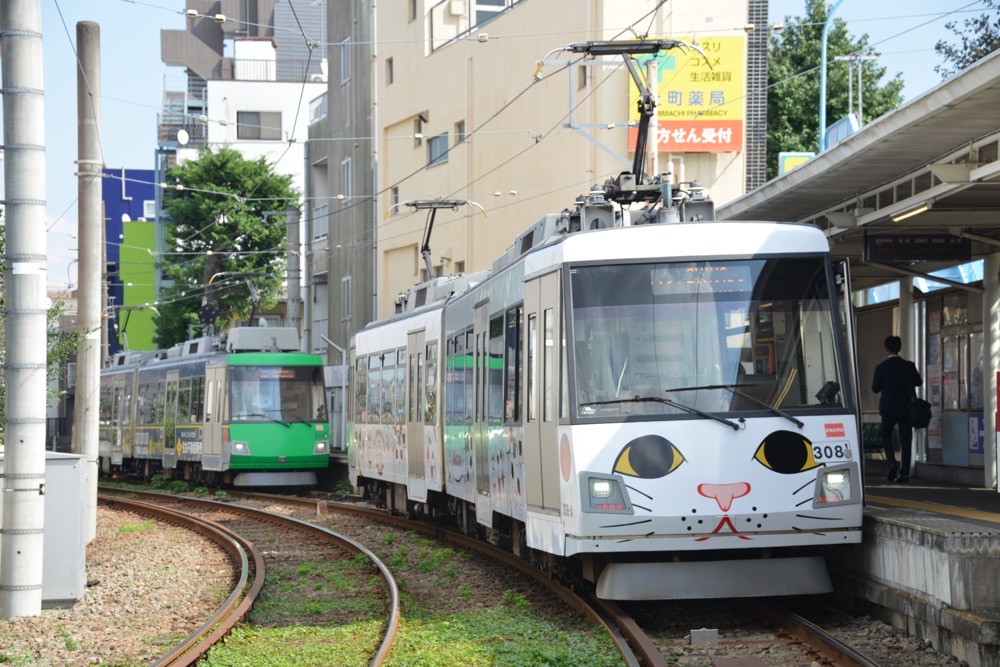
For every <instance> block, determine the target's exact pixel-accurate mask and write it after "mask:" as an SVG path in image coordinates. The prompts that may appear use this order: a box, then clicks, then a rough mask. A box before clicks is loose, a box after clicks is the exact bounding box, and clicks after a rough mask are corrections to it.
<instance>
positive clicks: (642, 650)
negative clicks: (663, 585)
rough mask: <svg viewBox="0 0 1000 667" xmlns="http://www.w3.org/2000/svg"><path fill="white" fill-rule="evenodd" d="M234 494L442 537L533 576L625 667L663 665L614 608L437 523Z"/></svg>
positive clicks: (288, 498) (298, 500)
mask: <svg viewBox="0 0 1000 667" xmlns="http://www.w3.org/2000/svg"><path fill="white" fill-rule="evenodd" d="M236 495H241V496H243V497H247V498H258V499H267V500H276V501H279V502H284V503H287V504H292V505H299V506H302V507H316V508H317V511H323V509H329V508H332V509H334V510H336V511H339V512H344V513H348V514H354V515H355V516H360V517H363V518H366V519H372V520H375V521H378V522H380V523H387V524H390V525H394V526H397V527H399V528H403V529H406V530H415V531H418V532H421V533H423V534H425V535H430V536H433V537H435V538H442V539H445V540H447V541H450V542H452V543H454V544H457V545H459V546H461V547H463V548H465V549H469V550H472V551H476V552H478V553H481V554H483V555H485V556H489V557H490V558H493V559H494V560H498V561H500V562H501V563H503V564H505V565H509V566H510V567H513V568H515V569H517V570H518V571H519V572H521V573H522V574H525V575H528V576H530V577H532V578H533V579H535V581H537V582H539V583H540V584H541V585H542V586H544V587H545V588H546V589H548V590H549V591H550V592H551V593H553V594H554V595H557V596H558V597H560V598H561V599H562V600H563V602H565V603H566V604H567V605H568V606H569V607H570V608H571V609H575V610H577V611H579V612H581V613H583V615H584V616H586V617H587V618H588V619H590V620H591V622H593V623H594V624H595V625H598V626H600V627H601V628H602V629H603V630H604V631H605V632H606V633H607V634H608V636H610V637H611V639H612V640H613V641H614V642H615V645H616V646H617V647H618V651H619V652H620V653H621V656H622V658H623V659H624V660H625V662H626V663H627V664H628V665H630V666H638V665H643V666H645V667H660V666H661V665H665V664H666V663H665V661H664V659H663V657H662V654H661V653H660V651H659V649H657V648H656V646H655V645H654V644H653V642H652V641H651V640H650V639H649V638H648V637H647V636H646V634H645V633H644V632H643V631H642V630H641V629H640V628H639V626H638V625H637V624H636V623H635V622H634V621H632V619H631V618H629V617H628V616H627V615H625V614H624V613H623V612H621V610H618V609H617V607H615V606H614V605H611V604H610V603H607V602H606V601H599V602H597V601H596V598H591V599H585V598H583V597H581V596H579V595H577V594H576V593H574V592H573V591H572V590H570V589H569V588H567V587H566V586H563V585H562V584H561V583H559V582H558V581H556V580H553V579H551V578H550V577H549V576H548V575H547V574H546V573H545V572H543V571H542V570H540V569H538V568H537V567H535V566H534V565H532V564H531V563H530V562H528V561H526V560H524V559H523V558H520V557H518V556H515V555H514V554H512V553H510V552H509V551H505V550H503V549H500V548H498V547H495V546H493V545H491V544H488V543H486V542H482V541H481V540H477V539H476V538H474V537H470V536H468V535H465V534H464V533H460V532H458V531H456V530H452V529H449V528H447V527H444V526H441V525H439V524H432V523H428V522H425V521H415V520H410V519H407V518H405V517H402V516H399V515H394V514H389V513H388V512H386V511H384V510H380V509H375V508H372V507H359V506H357V505H353V504H351V503H344V502H336V501H328V500H317V499H315V498H297V497H292V496H281V495H275V494H266V493H240V494H236Z"/></svg>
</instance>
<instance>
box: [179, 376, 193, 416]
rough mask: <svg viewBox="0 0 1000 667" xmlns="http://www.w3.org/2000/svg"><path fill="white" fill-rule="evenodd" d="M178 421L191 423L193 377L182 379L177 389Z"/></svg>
mask: <svg viewBox="0 0 1000 667" xmlns="http://www.w3.org/2000/svg"><path fill="white" fill-rule="evenodd" d="M177 423H178V424H190V423H191V379H190V378H184V379H183V380H181V382H180V385H179V386H178V389H177Z"/></svg>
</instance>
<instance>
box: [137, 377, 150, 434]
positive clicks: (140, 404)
mask: <svg viewBox="0 0 1000 667" xmlns="http://www.w3.org/2000/svg"><path fill="white" fill-rule="evenodd" d="M148 413H149V385H147V384H146V383H142V384H140V385H139V393H138V394H136V396H135V423H136V426H141V425H143V424H146V423H148V421H147V420H148V419H149V414H148Z"/></svg>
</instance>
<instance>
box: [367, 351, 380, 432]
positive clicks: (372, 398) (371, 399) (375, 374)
mask: <svg viewBox="0 0 1000 667" xmlns="http://www.w3.org/2000/svg"><path fill="white" fill-rule="evenodd" d="M381 368H382V356H381V355H378V354H373V355H372V356H370V357H368V423H369V424H377V423H378V422H379V416H380V415H381V414H382V412H381V410H382V405H381V404H380V402H379V401H380V400H381V398H382V396H381V393H380V391H381V384H382V382H381Z"/></svg>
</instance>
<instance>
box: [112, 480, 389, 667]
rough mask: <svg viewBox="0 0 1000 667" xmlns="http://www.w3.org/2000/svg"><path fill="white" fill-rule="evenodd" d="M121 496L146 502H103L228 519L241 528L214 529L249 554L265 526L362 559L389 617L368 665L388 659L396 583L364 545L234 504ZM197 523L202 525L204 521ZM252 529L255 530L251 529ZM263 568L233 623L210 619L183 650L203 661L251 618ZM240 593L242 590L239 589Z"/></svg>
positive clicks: (259, 565)
mask: <svg viewBox="0 0 1000 667" xmlns="http://www.w3.org/2000/svg"><path fill="white" fill-rule="evenodd" d="M104 491H105V492H107V491H109V490H107V489H105V490H104ZM120 493H122V494H126V495H127V496H138V497H142V498H144V499H145V501H146V502H141V501H135V500H126V499H123V498H121V497H119V496H116V497H115V498H113V499H110V498H106V502H109V504H111V503H122V504H123V505H124V503H125V502H132V503H134V504H135V505H136V506H137V507H138V508H137V509H134V510H133V511H136V512H139V513H146V514H149V515H151V516H155V514H154V512H156V511H160V512H171V510H169V509H168V508H169V507H170V506H177V508H178V509H175V510H173V512H172V513H171V514H170V516H174V515H176V514H178V513H182V514H192V513H202V514H204V513H207V514H210V515H215V514H221V515H223V516H225V517H226V518H225V519H223V520H226V521H227V522H228V523H238V525H239V527H238V529H237V530H235V531H228V529H225V528H222V526H218V527H219V528H220V529H222V530H226V531H228V532H229V534H230V535H231V536H232V537H233V539H237V540H244V541H245V544H246V545H247V548H248V550H255V547H253V541H252V540H250V539H248V538H247V535H250V534H257V535H261V534H262V530H261V528H260V527H259V525H260V524H265V525H267V526H269V527H272V528H273V526H274V525H275V524H278V525H279V526H280V528H279V530H281V531H282V533H281V534H282V537H283V541H285V542H287V541H288V539H289V538H290V536H292V535H299V536H300V539H302V540H303V541H304V542H306V543H309V544H314V545H315V544H328V545H331V546H332V547H334V548H335V549H337V550H339V551H344V552H347V553H349V554H351V555H352V556H353V555H354V554H363V555H364V556H365V557H366V558H367V559H368V560H370V561H371V562H372V563H373V565H374V566H375V567H376V568H377V570H378V572H379V574H380V576H381V578H382V581H383V582H384V584H385V587H386V593H387V598H388V601H387V602H388V604H387V606H388V613H387V619H386V623H385V632H384V634H383V639H382V641H381V643H380V645H379V648H378V651H377V652H376V654H375V655H374V656H373V658H372V661H371V663H370V664H371V665H376V666H377V665H381V664H382V663H383V662H384V660H385V659H386V657H387V656H388V654H389V650H390V648H391V647H392V643H393V640H394V638H395V635H396V630H397V628H398V626H399V617H400V599H399V588H398V586H397V585H396V581H395V579H394V578H393V576H392V573H391V572H390V571H389V569H388V568H387V567H386V566H385V564H384V563H382V561H381V560H380V559H379V558H378V557H377V556H375V554H373V553H372V552H371V551H369V550H368V549H367V548H366V547H365V546H364V545H362V544H360V543H358V542H356V541H354V540H352V539H351V538H349V537H346V536H343V535H339V534H337V533H335V532H333V531H331V530H327V529H325V528H321V527H319V526H316V525H313V524H311V523H308V522H305V521H300V520H298V519H294V518H292V517H287V516H282V515H280V514H276V513H273V512H266V511H264V510H258V509H253V508H249V507H243V506H240V505H234V504H232V503H223V502H218V501H214V500H204V499H198V498H190V497H187V496H175V495H169V494H162V493H152V492H144V491H121V492H120ZM272 498H273V497H272ZM312 505H313V506H315V503H312ZM130 509H131V508H130ZM164 516H166V515H164ZM233 517H241V519H239V520H234V519H233ZM165 520H168V521H174V522H175V523H182V525H184V524H183V521H181V520H178V521H175V520H174V519H173V518H169V519H165ZM200 520H202V521H204V519H200ZM205 523H208V524H212V523H214V524H215V525H218V522H212V521H205ZM253 524H257V525H256V526H255V525H253ZM236 533H239V534H240V536H242V537H239V536H236ZM265 567H266V561H265V559H264V558H263V557H260V559H259V562H256V563H255V568H254V569H255V582H256V580H257V579H259V581H260V586H257V585H256V583H255V586H254V587H252V588H251V591H250V592H252V593H253V597H252V598H251V596H250V594H249V592H248V594H247V596H246V597H245V598H244V600H243V602H242V603H241V604H240V606H239V608H238V611H239V613H238V614H237V615H234V616H233V620H232V621H231V622H230V620H229V617H227V620H226V621H225V626H226V627H225V628H223V627H222V626H218V627H216V625H215V623H218V621H214V622H213V620H212V619H210V620H209V621H207V622H206V623H205V624H203V626H202V627H201V628H199V630H198V632H196V633H194V634H193V635H192V636H191V637H189V638H188V639H187V640H185V642H184V644H187V645H189V646H190V645H197V646H199V647H201V646H204V649H203V650H202V651H201V652H200V654H199V655H203V654H204V653H205V652H207V651H208V649H209V648H211V645H212V644H214V643H215V642H217V641H219V640H221V639H222V638H223V637H225V636H226V635H227V634H228V633H229V632H230V631H231V630H232V628H233V627H235V625H236V624H237V623H239V622H240V621H241V620H243V619H244V618H246V615H247V613H249V611H250V607H251V606H252V604H253V601H254V600H255V599H256V594H257V593H258V592H259V590H260V587H262V586H263V581H264V569H265ZM240 590H242V588H241V589H240ZM234 594H235V592H234ZM231 597H232V596H231ZM227 606H228V601H227ZM221 611H222V610H220V612H221ZM214 618H215V616H213V619H214ZM213 628H216V629H215V631H214V632H211V636H210V637H209V636H208V635H209V632H210V631H211V630H212V629H213ZM180 648H181V647H180V646H178V647H177V648H176V649H174V651H171V654H174V653H175V652H176V651H178V650H179V649H180ZM185 651H187V649H185ZM184 655H187V653H186V652H184ZM167 657H169V656H165V657H164V660H166V659H167ZM192 662H193V660H192V661H191V662H183V663H182V662H164V661H161V662H159V663H157V664H158V665H171V666H172V665H181V664H192Z"/></svg>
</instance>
